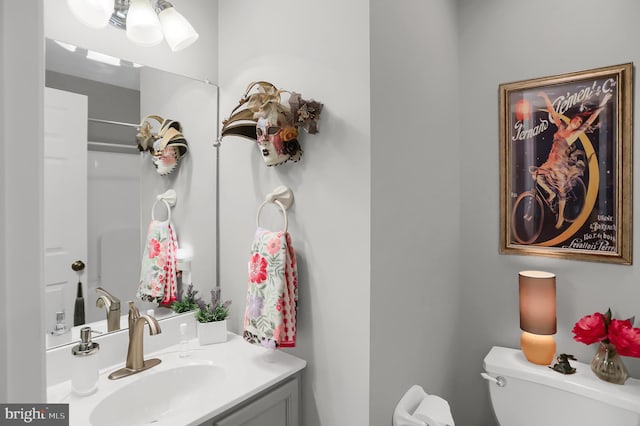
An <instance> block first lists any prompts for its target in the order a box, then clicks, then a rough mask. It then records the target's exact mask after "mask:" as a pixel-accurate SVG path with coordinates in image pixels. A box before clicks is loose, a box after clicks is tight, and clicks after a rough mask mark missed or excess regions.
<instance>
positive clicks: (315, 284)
mask: <svg viewBox="0 0 640 426" xmlns="http://www.w3.org/2000/svg"><path fill="white" fill-rule="evenodd" d="M219 13H220V20H219V26H220V30H219V35H220V46H219V49H220V50H219V52H220V56H219V63H220V68H219V73H220V87H221V88H222V89H221V98H220V99H221V100H220V111H221V116H222V118H225V117H227V116H228V115H229V113H230V112H231V110H232V109H233V108H234V107H235V106H236V103H237V102H238V100H239V99H240V97H241V96H242V95H243V93H244V90H245V88H246V87H247V85H248V84H249V83H250V82H252V81H257V80H266V81H269V82H271V83H273V84H275V85H276V86H277V87H279V88H283V89H287V90H294V91H296V92H298V93H301V94H302V95H303V97H306V98H314V99H316V100H318V101H320V102H323V103H324V105H325V107H324V111H323V113H322V118H321V119H320V123H319V128H320V132H319V133H318V134H316V135H308V134H303V135H302V137H301V145H302V149H303V150H304V155H303V157H302V160H301V161H300V162H299V163H295V164H291V163H287V164H284V165H281V166H278V167H271V168H269V167H266V166H265V165H264V163H263V160H262V159H261V156H260V154H259V152H258V149H257V148H256V145H255V143H254V142H251V141H248V140H245V139H241V138H232V137H229V138H225V139H224V140H223V142H222V148H221V165H220V173H221V182H220V184H221V206H220V207H221V221H222V229H221V239H222V247H221V255H222V258H221V276H222V291H223V297H224V298H231V299H233V301H234V302H233V303H234V304H233V305H232V314H233V318H232V324H233V327H234V329H235V330H236V331H241V327H242V316H243V314H244V308H245V295H246V288H247V287H246V286H247V282H248V275H247V262H248V260H249V249H250V244H251V240H252V238H253V234H254V232H255V228H256V224H255V215H256V211H257V209H258V207H259V205H260V203H261V202H262V201H263V200H264V197H265V195H266V194H267V193H269V192H271V191H272V190H273V189H274V188H275V187H276V186H278V185H286V186H289V187H290V188H291V189H292V190H293V192H294V197H295V202H294V205H293V207H292V209H291V210H290V214H289V231H290V233H291V236H292V239H293V246H294V248H295V249H296V252H297V255H298V261H299V263H298V272H299V302H300V303H299V311H298V312H299V315H298V342H297V347H296V348H295V349H294V350H290V352H291V353H293V354H295V355H298V356H300V357H302V358H303V359H305V360H307V362H308V367H307V369H306V370H305V373H304V377H303V386H304V387H303V407H302V408H303V420H302V422H301V424H304V425H305V426H316V425H354V426H356V425H362V426H365V425H368V424H369V410H368V405H369V395H368V393H369V335H370V327H369V303H370V301H369V291H370V288H369V282H370V271H371V269H370V266H371V265H370V257H369V256H370V223H371V222H370V205H371V194H370V192H371V184H370V179H371V178H370V174H371V166H370V161H371V147H370V118H369V114H370V107H369V22H368V20H369V10H368V1H365V0H356V1H348V2H345V1H341V0H328V1H322V2H315V1H310V0H302V1H300V0H281V1H276V2H255V1H250V0H234V1H225V2H220V9H219ZM265 210H267V208H266V207H265ZM279 225H280V224H279V223H278V222H274V224H273V225H272V226H274V227H276V226H279Z"/></svg>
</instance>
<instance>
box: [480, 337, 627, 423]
mask: <svg viewBox="0 0 640 426" xmlns="http://www.w3.org/2000/svg"><path fill="white" fill-rule="evenodd" d="M571 365H572V366H573V367H575V368H576V370H577V371H576V372H575V373H574V374H567V375H565V374H561V373H558V372H556V371H554V370H553V369H551V368H549V367H547V366H542V365H536V364H532V363H530V362H529V361H527V360H526V358H525V357H524V355H523V354H522V352H521V351H520V350H517V349H509V348H502V347H498V346H494V347H493V348H491V350H490V351H489V353H488V354H487V356H486V357H485V358H484V369H485V371H486V373H482V377H484V378H485V379H487V381H488V382H489V393H490V394H491V404H492V405H493V412H494V414H495V416H496V419H497V420H498V422H499V423H500V425H501V426H529V425H531V426H541V425H545V426H561V425H568V426H596V425H598V426H602V425H607V426H640V380H637V379H632V378H629V379H627V381H626V383H625V384H624V385H615V384H612V383H608V382H605V381H603V380H600V379H599V378H597V377H596V376H595V375H594V374H593V372H592V371H591V367H590V365H589V364H584V363H581V362H577V361H571Z"/></svg>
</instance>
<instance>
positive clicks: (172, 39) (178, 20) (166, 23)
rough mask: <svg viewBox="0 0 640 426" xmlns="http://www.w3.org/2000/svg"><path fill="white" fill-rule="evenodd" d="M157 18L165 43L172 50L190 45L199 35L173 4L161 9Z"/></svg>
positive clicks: (175, 50)
mask: <svg viewBox="0 0 640 426" xmlns="http://www.w3.org/2000/svg"><path fill="white" fill-rule="evenodd" d="M158 18H159V19H160V24H161V25H162V31H163V32H164V37H165V39H166V40H167V44H168V45H169V47H170V48H171V50H172V51H174V52H177V51H178V50H182V49H184V48H185V47H188V46H190V45H191V44H192V43H193V42H195V41H196V40H197V39H198V37H199V36H198V33H197V32H196V30H194V29H193V26H191V24H190V23H189V21H187V19H186V18H185V17H184V16H182V14H180V13H179V12H178V11H177V10H176V8H175V7H173V6H171V7H167V8H166V9H163V10H161V11H160V13H158Z"/></svg>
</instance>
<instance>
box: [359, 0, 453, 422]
mask: <svg viewBox="0 0 640 426" xmlns="http://www.w3.org/2000/svg"><path fill="white" fill-rule="evenodd" d="M370 3H371V76H372V77H371V109H372V118H371V128H372V130H371V133H372V181H371V191H372V205H371V367H370V375H371V386H370V393H371V400H370V412H371V416H370V417H371V419H370V425H372V426H373V425H380V426H388V425H390V424H391V415H392V413H393V410H394V408H395V405H396V404H397V402H398V400H399V399H400V398H401V397H402V396H403V395H404V393H405V392H406V391H407V389H409V387H410V386H411V385H413V384H419V385H421V386H422V387H423V388H424V389H425V391H426V392H427V393H430V394H437V395H440V396H442V397H444V398H450V397H451V396H452V395H453V384H454V382H453V380H451V378H452V377H453V376H455V374H456V367H457V365H456V353H455V343H456V339H455V334H454V331H455V327H456V322H457V320H458V318H459V312H458V309H457V303H458V297H459V276H460V269H461V267H462V266H463V262H462V261H461V257H460V253H459V241H460V240H459V238H460V226H459V225H460V166H459V163H460V142H459V126H460V116H459V109H458V56H457V54H458V36H457V9H456V4H455V2H451V1H448V0H434V1H428V2H423V1H412V2H401V3H398V2H388V1H384V0H382V1H372V2H370ZM455 414H457V413H455ZM455 414H454V415H455ZM456 423H457V424H463V425H464V423H458V421H457V419H456Z"/></svg>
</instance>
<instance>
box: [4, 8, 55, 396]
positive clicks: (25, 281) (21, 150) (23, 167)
mask: <svg viewBox="0 0 640 426" xmlns="http://www.w3.org/2000/svg"><path fill="white" fill-rule="evenodd" d="M42 21H43V15H42V2H41V1H33V2H23V1H19V0H10V1H3V2H1V3H0V23H1V25H0V32H1V36H0V56H1V57H2V60H1V62H2V72H1V73H0V76H1V77H2V78H1V79H0V85H2V89H1V90H0V92H2V96H1V97H0V99H1V101H0V104H1V105H2V106H1V107H0V112H1V113H2V114H1V115H0V128H1V129H2V130H1V133H2V136H1V137H0V145H1V146H2V148H1V149H0V153H2V154H3V155H2V156H0V162H1V163H2V166H1V167H0V169H1V170H2V171H1V172H0V174H1V177H0V209H1V210H2V214H0V219H1V220H0V241H1V243H0V244H1V245H0V258H2V259H3V260H2V263H0V286H2V291H0V296H2V298H1V299H0V300H1V302H0V303H2V308H1V309H0V310H1V311H2V316H1V317H0V318H2V319H3V321H2V324H0V330H1V331H0V341H2V346H1V347H0V383H2V384H1V385H0V401H3V402H5V401H6V402H24V401H30V402H38V401H44V398H45V367H44V350H43V349H44V319H43V315H42V312H43V311H42V309H41V307H42V306H43V298H44V288H43V286H42V282H43V280H42V277H43V262H44V257H43V256H44V254H43V244H42V228H43V216H42V186H43V185H42V170H43V164H44V159H43V152H42V151H43V150H42V147H43V118H42V117H43V104H44V100H43V97H44V89H43V88H44V43H43V33H42ZM15 40H20V43H15ZM17 302H21V303H17ZM5 315H6V317H5ZM17 321H19V323H18V322H17ZM19 366H29V368H17V367H19Z"/></svg>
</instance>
